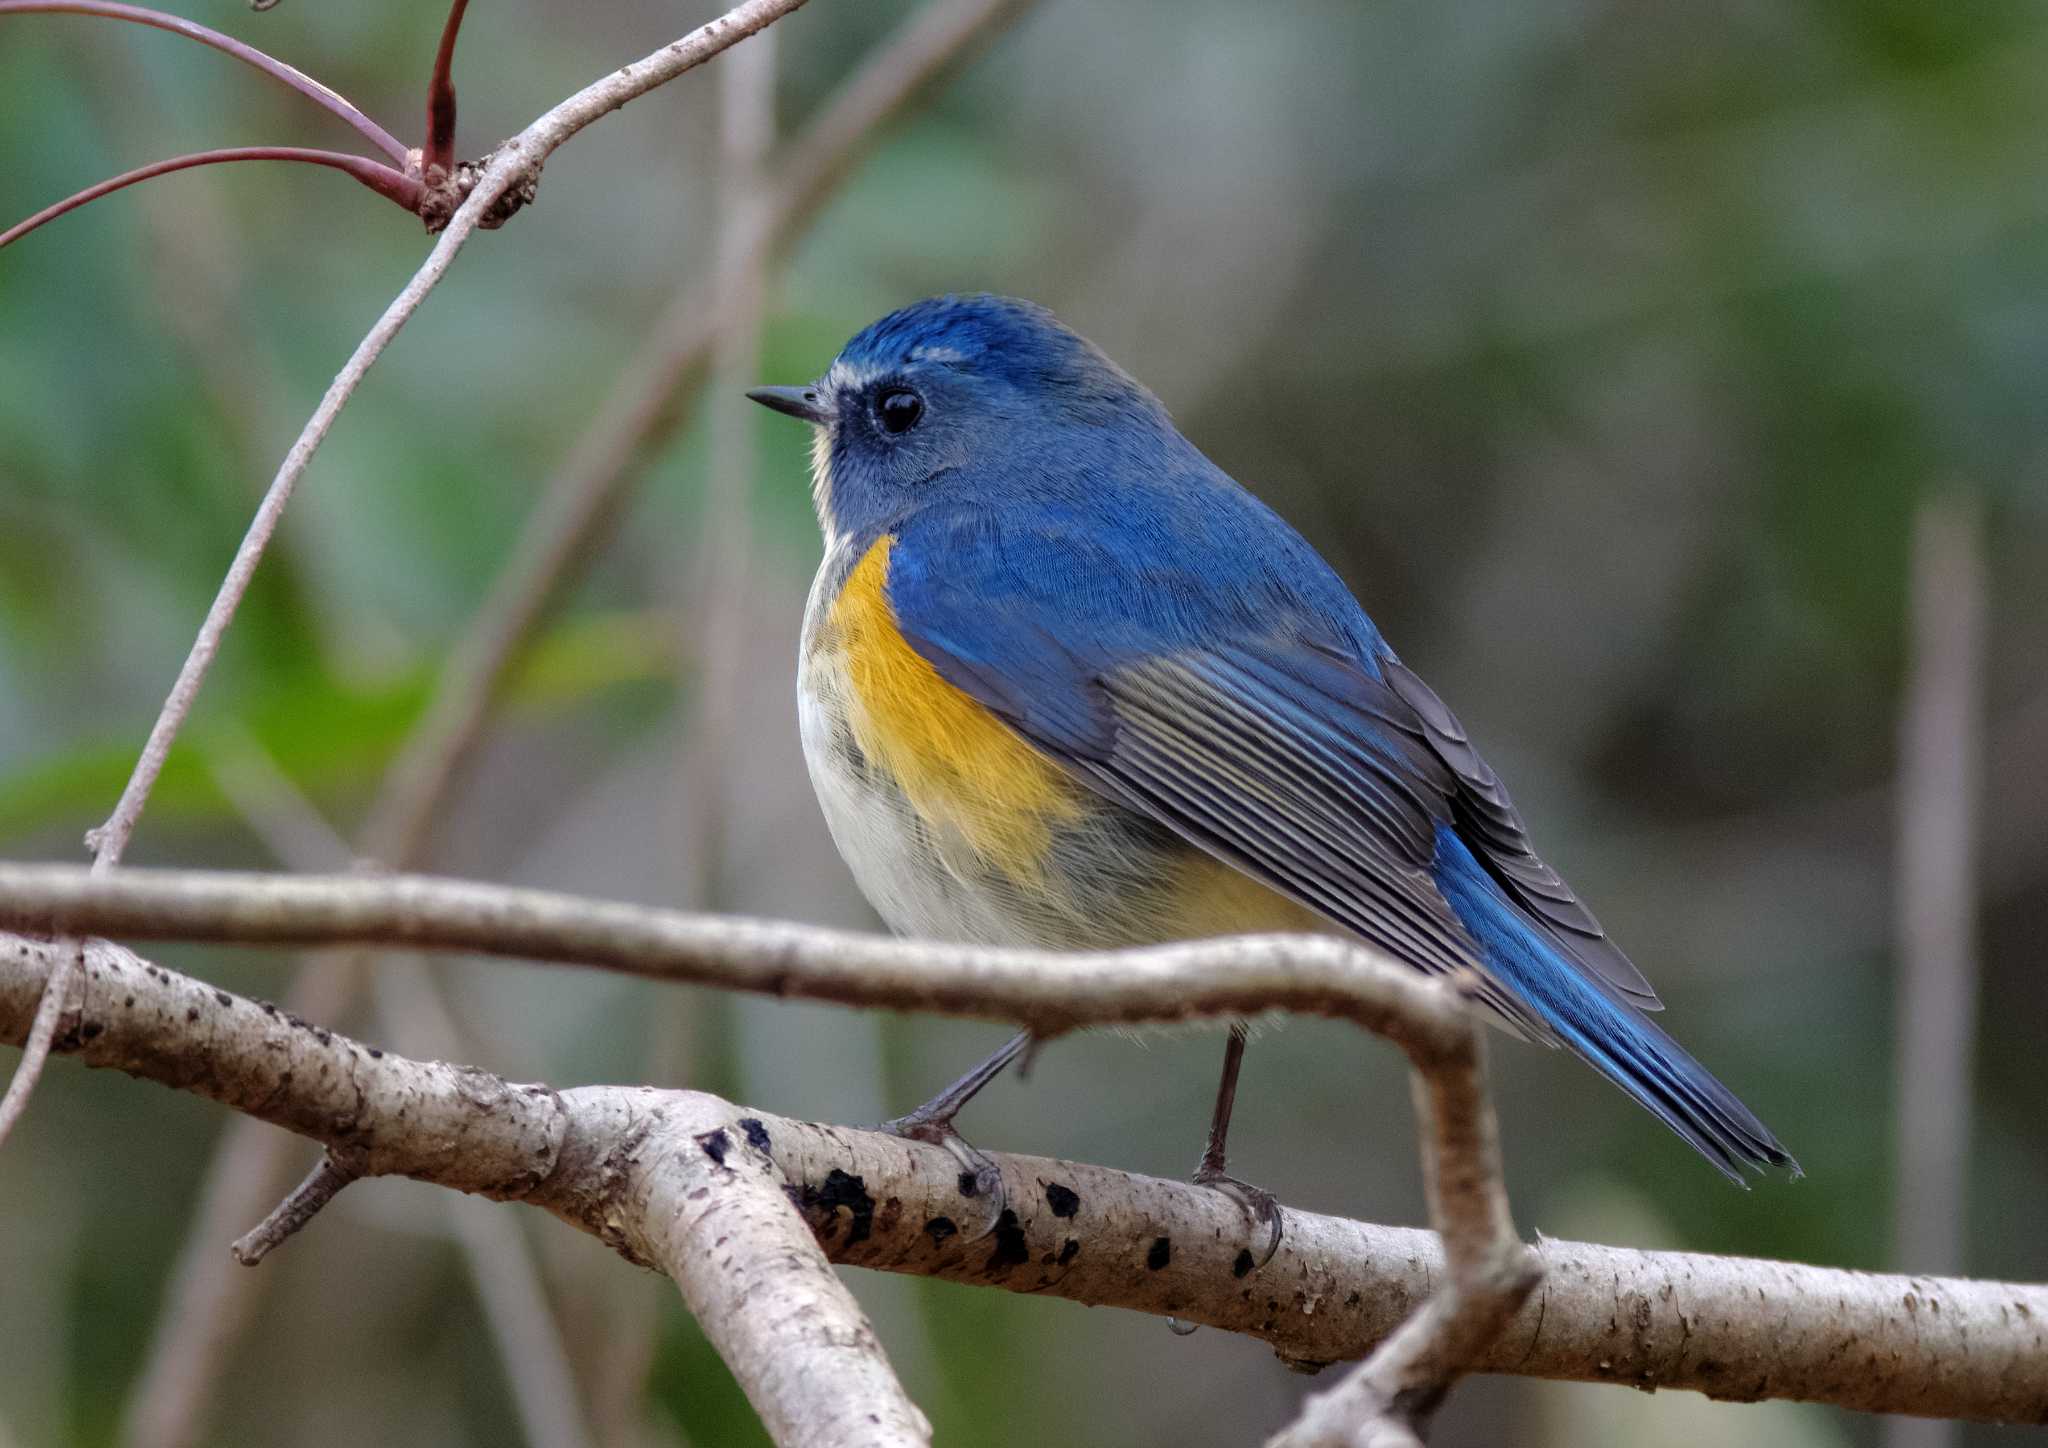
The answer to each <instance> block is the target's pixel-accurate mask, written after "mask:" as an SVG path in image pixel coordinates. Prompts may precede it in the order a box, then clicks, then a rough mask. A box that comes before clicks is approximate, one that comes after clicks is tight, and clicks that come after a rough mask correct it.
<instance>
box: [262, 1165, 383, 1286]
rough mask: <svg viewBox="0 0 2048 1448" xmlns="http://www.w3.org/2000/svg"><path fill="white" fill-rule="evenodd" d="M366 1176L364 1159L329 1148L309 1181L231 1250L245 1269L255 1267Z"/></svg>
mask: <svg viewBox="0 0 2048 1448" xmlns="http://www.w3.org/2000/svg"><path fill="white" fill-rule="evenodd" d="M362 1174H363V1163H362V1158H361V1157H360V1155H358V1154H356V1153H352V1152H347V1151H342V1150H338V1149H336V1148H334V1147H329V1148H328V1149H327V1151H326V1152H325V1153H324V1154H322V1156H321V1158H320V1162H319V1164H318V1165H317V1166H315V1167H314V1168H313V1170H312V1171H310V1172H308V1173H307V1174H306V1179H305V1180H304V1181H302V1182H300V1183H299V1184H298V1185H297V1186H295V1187H293V1188H292V1190H291V1194H290V1195H289V1196H287V1197H286V1198H285V1199H284V1200H283V1201H281V1202H279V1203H278V1204H277V1206H276V1208H275V1209H274V1210H273V1211H272V1212H271V1214H270V1215H269V1216H267V1217H265V1218H264V1219H263V1220H262V1221H261V1222H258V1223H257V1224H256V1225H255V1226H253V1227H251V1228H250V1229H249V1230H248V1231H247V1232H244V1233H243V1234H242V1235H241V1236H239V1237H237V1238H236V1239H235V1245H234V1247H233V1248H232V1249H231V1250H232V1251H233V1252H234V1254H235V1260H236V1261H237V1262H239V1263H241V1264H242V1265H243V1266H244V1267H254V1266H255V1265H256V1264H257V1263H258V1262H261V1261H262V1260H263V1259H264V1258H265V1257H268V1256H269V1255H270V1253H271V1250H272V1249H273V1248H275V1247H278V1246H280V1245H281V1244H282V1243H283V1242H284V1241H285V1239H286V1238H288V1237H290V1236H291V1235H292V1234H293V1233H295V1232H297V1231H299V1230H300V1229H301V1228H302V1227H304V1226H305V1225H306V1224H307V1223H308V1222H310V1221H312V1220H313V1218H314V1217H316V1216H318V1215H319V1214H320V1209H321V1208H322V1207H325V1206H326V1205H327V1204H328V1203H329V1202H331V1201H333V1200H334V1198H335V1197H336V1195H338V1194H339V1193H340V1191H341V1189H342V1188H343V1187H345V1186H347V1185H348V1184H349V1183H350V1182H353V1181H355V1180H356V1179H357V1178H359V1177H361V1176H362Z"/></svg>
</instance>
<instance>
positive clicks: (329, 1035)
mask: <svg viewBox="0 0 2048 1448" xmlns="http://www.w3.org/2000/svg"><path fill="white" fill-rule="evenodd" d="M313 1039H314V1040H316V1041H318V1042H319V1043H320V1044H321V1045H323V1046H331V1045H333V1044H334V1032H332V1031H330V1030H328V1029H327V1028H326V1027H325V1026H315V1027H313Z"/></svg>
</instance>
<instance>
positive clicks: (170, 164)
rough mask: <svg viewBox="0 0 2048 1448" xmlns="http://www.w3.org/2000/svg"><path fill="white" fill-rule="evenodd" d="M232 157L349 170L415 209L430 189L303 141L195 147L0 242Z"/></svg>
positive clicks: (18, 227)
mask: <svg viewBox="0 0 2048 1448" xmlns="http://www.w3.org/2000/svg"><path fill="white" fill-rule="evenodd" d="M229 161H303V162H305V163H306V164H307V165H311V166H332V167H333V168H334V169H335V170H337V171H346V172H347V173H348V174H349V175H351V176H353V177H355V178H356V180H358V181H360V182H362V183H363V184H364V185H365V186H367V187H369V188H370V189H371V190H372V191H374V192H376V193H377V194H378V195H379V196H382V197H384V198H385V199H386V200H388V201H395V202H397V203H398V204H399V205H400V206H403V207H404V208H405V209H406V210H407V211H411V212H414V213H417V212H418V211H419V206H420V197H421V196H423V195H424V194H425V190H424V188H423V187H422V186H421V185H420V183H419V182H418V181H416V180H414V179H413V178H412V177H410V176H408V175H406V174H405V173H404V172H403V171H399V170H397V169H395V168H393V167H390V166H387V165H385V164H384V163H383V162H382V161H372V160H371V159H370V158H369V157H367V156H350V155H346V154H344V153H342V152H340V151H311V150H307V149H306V148H305V147H303V146H234V147H230V148H228V149H226V150H221V151H194V152H193V153H192V154H191V155H189V156H173V157H172V158H171V159H170V160H168V161H152V162H151V163H150V164H149V165H147V166H138V167H136V168H135V169H134V170H133V171H124V172H122V173H121V174H120V175H119V176H116V177H114V178H112V179H111V180H107V181H102V182H100V183H99V184H98V185H97V186H88V187H86V188H85V190H83V191H80V192H77V193H76V194H74V195H71V196H67V197H65V198H64V199H63V200H62V201H59V202H57V203H56V204H55V205H53V206H45V207H44V208H43V209H42V210H41V211H38V212H37V213H36V214H35V215H34V216H31V217H29V218H28V219H27V220H26V221H18V222H16V223H15V224H14V225H12V226H10V227H8V228H7V230H5V231H0V246H6V245H8V244H9V243H10V242H14V241H19V240H20V239H21V238H22V237H24V236H27V235H28V234H29V233H30V232H31V231H34V230H35V229H36V228H37V227H39V226H41V225H42V224H43V223H44V222H46V221H55V220H56V219H57V218H58V217H60V216H62V215H63V214H64V213H65V212H67V211H75V210H77V209H78V208H79V207H81V206H83V205H85V204H86V202H88V201H97V200H99V199H100V197H102V196H105V195H107V194H108V193H109V192H114V191H119V190H120V189H121V188H123V187H124V186H133V185H134V184H135V183H136V182H138V181H147V180H149V179H150V178H151V177H153V176H167V175H169V174H170V173H171V172H173V171H185V170H189V169H190V168H192V167H194V166H217V165H222V164H224V163H226V162H229Z"/></svg>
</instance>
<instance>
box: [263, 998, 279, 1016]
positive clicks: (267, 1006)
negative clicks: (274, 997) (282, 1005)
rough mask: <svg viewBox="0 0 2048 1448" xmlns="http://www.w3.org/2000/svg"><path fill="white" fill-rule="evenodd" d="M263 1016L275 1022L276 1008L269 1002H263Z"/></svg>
mask: <svg viewBox="0 0 2048 1448" xmlns="http://www.w3.org/2000/svg"><path fill="white" fill-rule="evenodd" d="M263 1014H264V1015H266V1016H269V1017H271V1018H272V1019H273V1020H275V1019H276V1017H277V1007H276V1006H275V1005H273V1004H272V1003H271V1002H269V1001H265V1002H263Z"/></svg>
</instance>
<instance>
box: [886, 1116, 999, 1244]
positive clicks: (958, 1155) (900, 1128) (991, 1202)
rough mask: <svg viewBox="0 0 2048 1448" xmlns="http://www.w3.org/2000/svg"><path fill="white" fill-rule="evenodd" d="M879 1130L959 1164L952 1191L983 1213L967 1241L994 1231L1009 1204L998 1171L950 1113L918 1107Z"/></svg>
mask: <svg viewBox="0 0 2048 1448" xmlns="http://www.w3.org/2000/svg"><path fill="white" fill-rule="evenodd" d="M880 1129H881V1130H883V1131H886V1132H888V1133H889V1134H890V1135H891V1136H900V1137H902V1138H903V1139H904V1140H906V1141H922V1142H925V1143H927V1144H929V1145H932V1146H937V1147H943V1148H944V1149H945V1152H946V1154H947V1155H948V1156H950V1157H952V1158H953V1160H954V1161H955V1162H957V1163H958V1164H959V1167H960V1175H959V1178H958V1181H957V1182H956V1184H955V1189H956V1190H957V1191H958V1192H959V1193H960V1195H961V1196H963V1197H966V1198H968V1199H969V1200H970V1201H974V1202H977V1203H979V1204H981V1206H982V1209H983V1212H984V1214H985V1215H984V1220H983V1222H982V1225H981V1230H980V1231H978V1232H975V1233H974V1234H973V1235H972V1236H969V1237H968V1238H967V1239H966V1240H967V1241H970V1242H978V1241H980V1240H981V1239H982V1238H983V1237H986V1236H987V1235H988V1234H989V1233H991V1232H993V1231H994V1230H995V1229H996V1224H997V1223H998V1222H1000V1221H1001V1220H1002V1216H1003V1211H1004V1209H1005V1208H1006V1207H1007V1206H1008V1205H1009V1197H1008V1193H1007V1192H1005V1190H1004V1189H1003V1173H1002V1170H1001V1168H999V1167H998V1166H997V1165H996V1163H995V1159H994V1158H993V1157H991V1156H990V1155H989V1154H988V1153H987V1152H985V1151H983V1150H981V1148H979V1147H977V1146H976V1145H974V1143H973V1142H971V1141H969V1140H968V1139H967V1138H966V1137H964V1136H962V1135H961V1134H960V1133H959V1132H958V1131H957V1130H956V1129H955V1128H954V1126H953V1119H952V1116H951V1115H950V1114H943V1115H942V1114H941V1113H939V1112H936V1111H933V1110H932V1109H931V1108H930V1107H929V1106H921V1107H919V1108H918V1109H917V1110H915V1111H913V1112H911V1113H910V1114H909V1115H908V1116H899V1117H897V1118H896V1119H895V1120H894V1121H885V1122H883V1123H882V1125H881V1128H880Z"/></svg>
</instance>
